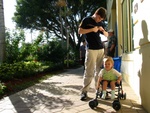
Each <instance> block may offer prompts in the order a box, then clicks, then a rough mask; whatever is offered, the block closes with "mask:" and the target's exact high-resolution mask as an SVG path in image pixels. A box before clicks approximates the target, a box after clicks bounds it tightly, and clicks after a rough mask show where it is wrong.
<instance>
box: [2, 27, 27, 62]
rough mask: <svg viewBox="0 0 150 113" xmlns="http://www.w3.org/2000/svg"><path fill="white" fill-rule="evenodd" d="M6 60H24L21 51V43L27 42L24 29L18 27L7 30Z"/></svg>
mask: <svg viewBox="0 0 150 113" xmlns="http://www.w3.org/2000/svg"><path fill="white" fill-rule="evenodd" d="M5 39H6V59H5V60H6V61H7V62H8V63H13V62H14V61H16V62H17V61H20V60H22V58H21V56H20V51H19V45H20V44H22V43H24V42H25V35H24V31H23V30H21V29H17V30H14V31H12V32H11V31H10V30H9V29H7V30H6V33H5Z"/></svg>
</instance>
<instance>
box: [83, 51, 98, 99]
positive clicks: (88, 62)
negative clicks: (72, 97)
mask: <svg viewBox="0 0 150 113" xmlns="http://www.w3.org/2000/svg"><path fill="white" fill-rule="evenodd" d="M94 51H95V50H87V54H86V59H85V71H84V77H83V88H82V90H81V93H82V94H81V100H85V99H86V97H87V94H86V93H87V91H88V90H89V88H90V85H91V82H92V79H93V76H94V68H95V61H96V59H95V54H94V53H95V52H94Z"/></svg>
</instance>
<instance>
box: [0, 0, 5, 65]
mask: <svg viewBox="0 0 150 113" xmlns="http://www.w3.org/2000/svg"><path fill="white" fill-rule="evenodd" d="M4 59H5V24H4V7H3V0H0V64H1V63H2V62H3V61H4Z"/></svg>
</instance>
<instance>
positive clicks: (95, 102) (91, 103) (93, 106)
mask: <svg viewBox="0 0 150 113" xmlns="http://www.w3.org/2000/svg"><path fill="white" fill-rule="evenodd" d="M97 105H98V100H97V99H93V100H91V101H90V102H89V106H90V108H91V109H94V108H95V107H97Z"/></svg>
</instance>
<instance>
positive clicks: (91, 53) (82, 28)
mask: <svg viewBox="0 0 150 113" xmlns="http://www.w3.org/2000/svg"><path fill="white" fill-rule="evenodd" d="M105 18H106V9H105V8H103V7H100V8H98V9H97V10H96V11H95V13H94V14H93V15H92V16H89V17H85V18H84V19H83V20H82V22H81V24H80V25H79V29H78V32H79V34H85V35H86V41H87V43H88V49H87V51H86V56H85V70H84V77H83V88H82V90H81V100H86V99H87V92H88V90H89V88H90V84H91V82H92V79H93V77H95V89H96V85H97V79H98V73H99V71H100V67H101V65H102V61H103V56H104V48H103V44H102V41H101V38H100V33H103V34H104V35H105V36H106V37H108V33H107V32H106V31H105V30H104V28H103V27H102V26H99V25H100V22H101V21H103V20H104V19H105Z"/></svg>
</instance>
